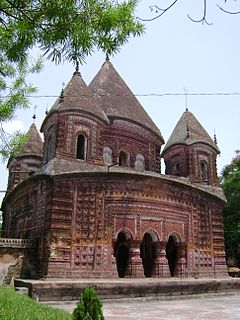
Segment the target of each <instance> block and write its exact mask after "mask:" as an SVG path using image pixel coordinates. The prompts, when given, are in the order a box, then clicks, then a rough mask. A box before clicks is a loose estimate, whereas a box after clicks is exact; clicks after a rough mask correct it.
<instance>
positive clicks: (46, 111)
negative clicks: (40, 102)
mask: <svg viewBox="0 0 240 320" xmlns="http://www.w3.org/2000/svg"><path fill="white" fill-rule="evenodd" d="M47 114H48V105H47V106H46V110H45V115H47Z"/></svg>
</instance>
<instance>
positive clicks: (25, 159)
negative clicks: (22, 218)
mask: <svg viewBox="0 0 240 320" xmlns="http://www.w3.org/2000/svg"><path fill="white" fill-rule="evenodd" d="M42 149H43V142H42V139H41V137H40V134H39V132H38V129H37V127H36V125H35V124H34V123H33V124H32V125H31V127H30V128H29V130H28V132H27V134H26V141H25V142H24V143H23V144H22V146H21V148H20V150H19V151H18V153H17V154H16V156H15V157H13V158H11V159H10V160H9V162H8V166H7V167H8V170H9V178H8V190H9V191H11V190H12V189H13V188H14V187H15V186H16V185H17V184H18V183H20V182H22V181H23V180H25V179H27V178H28V177H29V175H30V174H32V173H34V172H35V171H37V170H38V169H39V168H40V166H41V163H42Z"/></svg>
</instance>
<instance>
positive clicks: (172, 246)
mask: <svg viewBox="0 0 240 320" xmlns="http://www.w3.org/2000/svg"><path fill="white" fill-rule="evenodd" d="M166 257H167V260H168V266H169V270H170V274H171V277H174V276H175V271H176V264H177V244H176V239H175V237H174V236H170V237H169V238H168V243H167V245H166Z"/></svg>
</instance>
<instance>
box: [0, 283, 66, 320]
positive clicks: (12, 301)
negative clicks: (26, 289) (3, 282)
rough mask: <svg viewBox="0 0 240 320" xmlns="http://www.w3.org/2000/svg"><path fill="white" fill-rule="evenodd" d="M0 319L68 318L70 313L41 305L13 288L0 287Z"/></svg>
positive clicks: (61, 319) (55, 319) (42, 319)
mask: <svg viewBox="0 0 240 320" xmlns="http://www.w3.org/2000/svg"><path fill="white" fill-rule="evenodd" d="M0 319H1V320H48V319H49V320H53V319H54V320H70V319H72V317H71V315H70V314H68V313H67V312H64V311H62V310H57V309H53V308H51V307H48V306H45V305H41V304H39V303H37V302H36V301H33V300H32V299H30V298H29V297H27V296H25V295H22V294H17V293H16V292H15V291H14V289H12V288H8V287H3V286H2V287H0Z"/></svg>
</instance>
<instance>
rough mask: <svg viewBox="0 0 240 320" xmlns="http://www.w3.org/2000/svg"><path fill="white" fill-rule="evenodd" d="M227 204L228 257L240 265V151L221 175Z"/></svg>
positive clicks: (225, 213)
mask: <svg viewBox="0 0 240 320" xmlns="http://www.w3.org/2000/svg"><path fill="white" fill-rule="evenodd" d="M221 186H222V188H223V190H224V192H225V195H226V198H227V203H226V205H225V207H224V232H225V244H226V249H227V256H228V258H229V257H233V258H234V260H235V263H237V264H238V265H240V151H236V156H235V157H234V158H233V160H232V162H231V163H230V164H229V165H227V166H226V167H225V168H224V169H223V171H222V175H221Z"/></svg>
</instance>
